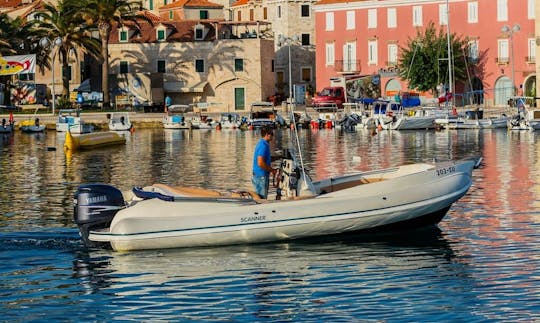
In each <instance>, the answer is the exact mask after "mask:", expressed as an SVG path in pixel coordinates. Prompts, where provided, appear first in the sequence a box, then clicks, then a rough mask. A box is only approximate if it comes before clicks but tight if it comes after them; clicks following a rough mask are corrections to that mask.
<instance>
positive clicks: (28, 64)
mask: <svg viewBox="0 0 540 323" xmlns="http://www.w3.org/2000/svg"><path fill="white" fill-rule="evenodd" d="M35 72H36V55H35V54H33V55H17V56H3V57H1V56H0V75H13V74H27V73H35Z"/></svg>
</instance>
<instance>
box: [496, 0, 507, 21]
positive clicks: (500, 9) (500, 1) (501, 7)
mask: <svg viewBox="0 0 540 323" xmlns="http://www.w3.org/2000/svg"><path fill="white" fill-rule="evenodd" d="M507 20H508V0H497V21H507Z"/></svg>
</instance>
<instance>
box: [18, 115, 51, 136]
mask: <svg viewBox="0 0 540 323" xmlns="http://www.w3.org/2000/svg"><path fill="white" fill-rule="evenodd" d="M45 128H46V127H45V125H44V124H40V123H39V118H36V119H35V120H24V121H22V122H21V123H19V129H21V131H22V132H26V133H32V132H43V131H45Z"/></svg>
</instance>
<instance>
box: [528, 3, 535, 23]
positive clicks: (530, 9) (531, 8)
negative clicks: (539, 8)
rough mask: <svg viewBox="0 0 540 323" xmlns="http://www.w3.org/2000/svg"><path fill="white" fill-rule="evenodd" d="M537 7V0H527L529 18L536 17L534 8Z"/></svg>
mask: <svg viewBox="0 0 540 323" xmlns="http://www.w3.org/2000/svg"><path fill="white" fill-rule="evenodd" d="M535 9H536V5H535V0H527V18H529V19H531V20H532V19H535V17H536V14H535V13H534V10H535Z"/></svg>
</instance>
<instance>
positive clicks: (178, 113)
mask: <svg viewBox="0 0 540 323" xmlns="http://www.w3.org/2000/svg"><path fill="white" fill-rule="evenodd" d="M192 110H193V108H192V107H191V106H189V105H181V104H174V105H171V106H169V108H168V109H167V113H166V114H165V117H164V118H163V128H165V129H191V128H192V125H191V121H189V120H186V116H185V113H187V112H189V111H192Z"/></svg>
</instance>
